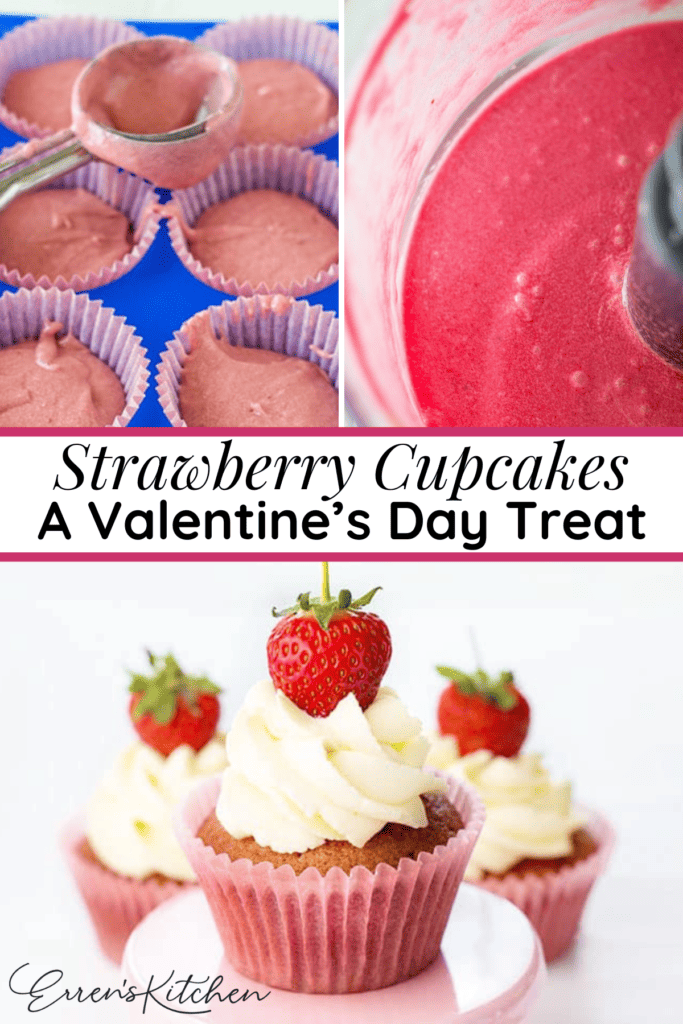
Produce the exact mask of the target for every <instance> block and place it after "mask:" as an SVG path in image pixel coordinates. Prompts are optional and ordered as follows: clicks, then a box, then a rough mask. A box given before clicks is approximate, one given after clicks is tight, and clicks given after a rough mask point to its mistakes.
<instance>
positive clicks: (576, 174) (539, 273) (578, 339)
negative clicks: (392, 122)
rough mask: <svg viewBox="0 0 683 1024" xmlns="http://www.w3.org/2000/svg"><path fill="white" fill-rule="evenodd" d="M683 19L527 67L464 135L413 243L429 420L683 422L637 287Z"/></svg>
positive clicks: (673, 101) (671, 112)
mask: <svg viewBox="0 0 683 1024" xmlns="http://www.w3.org/2000/svg"><path fill="white" fill-rule="evenodd" d="M681 54H683V23H681V22H661V23H653V24H644V25H639V26H637V27H635V28H629V29H626V30H623V31H620V32H618V33H614V34H612V35H607V36H603V37H601V38H598V39H595V40H593V41H591V42H588V43H585V44H583V45H582V46H579V47H576V48H575V49H571V50H569V51H567V52H565V53H562V54H560V55H559V56H557V57H556V58H554V59H553V60H551V61H549V62H547V63H546V64H544V65H542V66H541V67H539V68H537V69H536V70H534V71H532V72H531V73H528V74H526V75H524V76H523V77H522V78H520V79H519V81H518V82H516V83H515V84H514V85H513V86H512V87H510V88H509V89H507V90H505V91H504V92H503V93H502V94H501V95H500V96H499V97H498V98H497V99H495V100H494V101H493V102H492V103H490V105H489V106H488V107H487V108H486V109H485V110H484V112H483V113H482V114H480V115H479V116H478V117H477V118H476V120H475V121H474V122H473V124H472V125H471V126H470V127H469V128H468V129H467V130H466V131H465V133H464V134H463V135H462V136H461V137H460V138H459V140H458V141H457V142H456V143H455V145H454V147H453V149H452V150H451V152H450V153H449V155H448V157H447V158H446V160H445V162H444V164H443V165H442V166H441V168H440V170H439V171H438V173H437V175H436V177H435V179H434V181H433V182H432V184H431V186H430V187H429V190H428V192H427V194H426V197H425V200H424V203H423V205H422V207H421V209H420V212H419V214H418V217H417V221H416V224H415V228H414V231H413V235H412V238H411V242H410V247H409V251H408V256H407V261H406V268H405V283H404V303H403V319H404V330H405V339H406V350H407V358H408V363H409V368H410V372H411V376H412V381H413V387H414V390H415V393H416V396H417V398H418V401H419V404H420V407H421V410H422V413H423V416H424V418H425V421H426V423H427V424H428V425H430V426H436V425H439V426H441V425H448V426H476V427H506V428H521V427H539V428H550V429H555V428H560V427H561V428H562V429H566V428H568V427H574V428H585V427H601V428H612V427H614V428H622V427H635V428H641V427H650V428H652V427H660V426H667V427H680V426H683V376H682V375H680V374H679V373H677V372H676V371H675V370H674V369H673V368H671V367H669V366H668V365H667V364H665V363H664V362H662V361H660V360H659V359H658V358H657V357H656V356H655V355H654V354H653V353H652V352H651V351H650V350H649V349H648V348H647V347H646V346H645V345H644V344H643V342H642V341H641V340H640V338H639V337H638V336H637V334H636V332H635V330H634V329H633V327H632V326H631V323H630V321H629V319H628V316H627V313H626V310H625V308H624V305H623V300H622V288H623V282H624V274H625V271H626V267H627V264H628V259H629V253H630V248H631V244H632V240H633V229H634V226H635V221H636V210H637V197H638V192H639V189H640V185H641V182H642V179H643V177H644V175H645V173H646V170H647V168H648V167H649V165H650V164H651V163H652V162H653V160H654V159H655V158H656V157H657V155H658V154H659V152H660V151H661V150H662V148H663V147H664V145H665V143H666V140H667V136H668V133H669V130H670V128H671V125H672V123H673V122H674V120H675V119H676V118H677V117H678V116H679V114H680V113H681V111H683V71H682V70H681Z"/></svg>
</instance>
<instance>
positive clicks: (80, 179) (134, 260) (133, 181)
mask: <svg viewBox="0 0 683 1024" xmlns="http://www.w3.org/2000/svg"><path fill="white" fill-rule="evenodd" d="M30 147H31V143H30V142H29V143H26V144H23V143H20V144H19V145H18V146H12V147H11V148H10V149H6V150H3V151H2V153H0V160H1V159H3V158H6V157H7V156H9V155H16V154H21V153H22V152H23V151H26V152H27V154H28V153H29V152H30ZM46 187H48V188H51V189H65V188H82V189H85V191H86V192H90V193H92V195H94V196H97V198H98V199H101V200H102V201H103V202H105V203H107V204H108V205H109V206H112V207H113V208H114V209H115V210H119V211H120V212H121V213H123V214H125V216H126V217H127V218H128V220H129V221H130V222H131V223H132V225H133V229H134V235H135V238H136V239H137V241H135V242H134V244H133V247H132V249H131V250H130V252H127V253H126V254H125V256H124V257H123V259H120V260H116V261H115V262H114V263H113V264H111V265H110V266H105V267H101V268H100V269H99V270H93V271H91V272H90V273H88V274H86V275H85V277H81V275H80V274H74V275H73V276H72V277H70V278H69V279H68V280H67V279H66V278H65V277H64V276H62V275H61V274H60V275H59V276H58V277H57V278H56V279H55V280H54V281H51V280H50V278H48V277H47V276H46V275H45V274H42V275H41V276H40V277H39V278H38V279H37V280H36V278H35V277H34V276H33V274H22V273H20V271H19V270H17V269H15V268H14V267H8V266H6V265H5V264H4V263H0V280H2V281H4V282H5V283H6V284H10V285H12V286H13V287H15V288H35V287H36V286H39V287H41V288H50V287H53V286H54V287H56V288H71V289H73V291H76V292H80V291H86V290H87V291H91V290H92V289H93V288H99V287H101V286H102V285H103V284H109V283H110V282H111V281H116V280H117V279H118V278H119V277H123V275H124V274H127V273H128V272H129V271H130V270H132V269H133V267H135V266H137V264H138V263H139V262H140V260H141V259H142V257H143V256H144V255H145V253H146V252H147V251H148V249H149V248H150V246H151V244H152V242H153V241H154V238H155V236H156V233H157V231H158V230H159V221H160V213H159V211H158V208H157V194H156V192H155V191H154V188H153V187H152V185H149V184H148V183H147V182H145V181H143V180H142V179H141V178H136V176H135V175H134V174H128V173H127V172H126V171H118V170H117V169H116V167H112V166H111V165H110V164H106V163H100V162H99V161H93V162H92V163H89V164H86V165H85V166H84V167H79V168H78V170H76V171H71V172H70V173H69V174H65V175H63V177H61V178H59V179H58V180H57V181H54V182H52V183H51V184H50V185H49V186H46Z"/></svg>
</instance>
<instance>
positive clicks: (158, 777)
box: [86, 736, 227, 882]
mask: <svg viewBox="0 0 683 1024" xmlns="http://www.w3.org/2000/svg"><path fill="white" fill-rule="evenodd" d="M226 763H227V762H226V757H225V743H224V741H223V737H222V736H221V737H218V736H217V737H214V739H212V740H210V741H209V742H208V743H207V744H206V746H204V747H203V748H202V749H201V750H200V751H199V752H198V753H195V751H194V750H193V749H192V747H189V746H187V744H184V745H183V746H180V747H176V749H175V750H174V751H173V753H172V754H170V755H169V756H168V757H163V756H162V755H161V754H159V753H158V752H157V751H156V750H153V749H152V747H149V746H147V744H145V743H142V742H140V741H136V742H135V743H132V744H131V745H130V746H129V747H127V749H126V750H124V751H123V753H122V754H120V755H119V757H118V758H117V760H116V763H115V765H114V767H113V768H112V769H111V770H110V771H109V772H108V773H107V775H106V777H105V778H104V780H103V781H102V783H101V785H100V786H99V787H98V789H97V791H96V792H95V794H94V796H93V798H92V800H91V801H90V804H89V807H88V812H87V826H86V835H87V838H88V842H89V843H90V845H91V847H92V849H93V850H94V852H95V853H96V854H97V856H98V857H99V859H100V860H101V861H102V863H103V864H104V865H105V866H106V867H108V868H110V869H111V870H112V871H116V872H117V874H120V875H125V876H127V877H129V878H138V879H143V878H147V877H148V876H149V875H153V874H157V873H158V874H160V875H167V876H168V877H169V878H173V879H175V880H176V881H178V882H193V881H195V880H196V876H195V874H194V872H193V870H192V868H191V867H190V864H189V861H188V860H187V857H186V856H185V854H184V853H183V851H182V849H181V848H180V844H179V843H178V840H177V839H176V837H175V835H174V832H173V826H172V817H173V812H174V811H175V808H176V806H177V805H178V804H179V803H180V802H181V801H182V800H184V799H185V797H186V796H187V794H188V793H189V791H190V790H191V789H193V787H194V786H196V785H197V783H198V782H200V781H201V780H202V779H205V778H208V777H209V776H211V775H216V774H218V772H221V771H222V770H223V769H224V768H225V765H226Z"/></svg>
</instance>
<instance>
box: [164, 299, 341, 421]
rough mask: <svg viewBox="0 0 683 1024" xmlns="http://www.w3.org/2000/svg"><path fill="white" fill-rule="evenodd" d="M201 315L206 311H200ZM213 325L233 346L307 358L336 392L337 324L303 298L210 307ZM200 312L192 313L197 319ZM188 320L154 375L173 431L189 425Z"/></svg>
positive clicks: (331, 317) (168, 346) (175, 337)
mask: <svg viewBox="0 0 683 1024" xmlns="http://www.w3.org/2000/svg"><path fill="white" fill-rule="evenodd" d="M202 312H204V311H203V310H202ZM209 312H210V314H211V324H212V327H213V329H214V331H215V332H216V334H217V335H219V336H222V337H224V338H227V340H228V341H229V342H230V344H231V345H239V346H242V347H245V348H261V349H268V350H269V351H271V352H280V353H282V354H284V355H287V356H297V357H298V358H299V359H308V360H309V361H310V362H312V363H315V364H316V365H317V366H319V367H320V368H321V369H323V370H324V371H325V373H326V374H327V376H328V377H329V379H330V382H331V383H332V385H333V386H334V387H335V388H338V381H339V352H338V349H337V342H338V339H339V321H338V320H337V318H336V316H335V315H334V313H332V312H331V311H330V310H327V309H323V308H322V306H309V304H308V303H307V302H306V301H304V300H295V299H292V298H288V297H287V296H285V295H273V296H270V295H255V296H254V297H253V298H250V299H245V298H239V299H235V300H233V301H230V300H228V301H226V302H224V303H223V304H222V305H220V306H210V307H209ZM197 315H200V314H195V316H197ZM192 319H194V318H193V317H191V318H190V320H187V321H186V322H185V323H184V324H183V325H182V327H181V328H180V330H179V331H175V332H174V336H173V339H172V340H171V341H169V342H167V344H166V348H165V350H164V351H163V353H162V355H161V361H160V363H159V366H158V371H159V372H158V374H157V377H156V382H157V394H158V396H159V402H160V403H161V408H162V409H163V411H164V413H165V415H166V416H167V417H168V419H169V420H170V422H171V426H173V427H185V426H187V424H186V423H185V420H184V419H183V418H182V416H181V414H180V406H179V404H178V390H179V387H180V380H181V377H182V372H183V366H184V363H185V358H186V356H187V354H188V352H189V351H190V337H189V332H188V325H189V324H190V323H191V321H192Z"/></svg>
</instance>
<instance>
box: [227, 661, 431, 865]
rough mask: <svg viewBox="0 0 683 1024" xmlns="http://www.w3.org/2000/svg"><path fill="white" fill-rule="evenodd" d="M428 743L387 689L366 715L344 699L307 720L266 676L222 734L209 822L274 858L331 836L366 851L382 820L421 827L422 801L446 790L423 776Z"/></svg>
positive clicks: (423, 821)
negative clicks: (219, 775)
mask: <svg viewBox="0 0 683 1024" xmlns="http://www.w3.org/2000/svg"><path fill="white" fill-rule="evenodd" d="M428 746H429V744H428V741H427V740H426V738H425V737H424V736H423V735H422V734H421V724H420V721H419V720H418V719H417V718H414V717H413V716H412V715H410V714H409V713H408V711H407V709H406V708H405V706H404V705H403V703H402V702H401V701H400V700H399V698H398V696H397V695H396V693H395V692H394V691H393V690H391V689H389V688H388V687H380V690H379V692H378V694H377V697H376V698H375V700H374V702H373V703H372V704H371V705H370V707H369V708H368V709H367V710H366V711H365V712H363V711H362V710H361V708H360V705H359V704H358V701H357V700H356V698H355V697H354V696H353V694H349V695H348V696H347V697H345V698H344V699H343V700H342V701H340V702H339V704H338V705H337V706H336V708H335V709H334V710H333V711H332V713H331V714H330V715H328V716H327V717H326V718H313V717H312V716H310V715H308V714H307V713H306V712H305V711H302V710H301V709H300V708H298V707H297V706H296V705H295V704H294V703H293V702H292V701H290V700H289V698H288V697H286V696H285V695H284V694H283V693H282V692H281V691H280V690H276V689H275V687H274V686H273V683H272V682H271V680H270V679H267V680H264V681H263V682H260V683H257V684H256V686H254V687H252V689H251V690H250V691H249V693H248V694H247V697H246V699H245V702H244V704H243V706H242V708H241V709H240V711H239V712H238V714H237V716H236V718H235V721H234V724H233V727H232V729H231V730H230V733H229V735H228V739H227V752H228V760H229V766H228V767H227V768H226V770H225V772H224V775H223V782H222V786H221V793H220V797H219V800H218V804H217V807H216V816H217V818H218V820H219V821H220V823H221V824H222V825H223V827H224V828H225V829H226V830H227V831H228V832H229V833H230V834H231V835H232V836H234V837H235V838H236V839H244V838H246V837H248V836H253V837H254V839H255V840H256V842H257V843H259V844H260V845H261V846H267V847H269V848H270V849H272V850H274V851H276V852H278V853H303V852H304V851H305V850H310V849H313V848H314V847H316V846H320V845H321V844H322V843H324V842H325V841H326V840H335V839H337V840H340V839H341V840H346V841H347V842H349V843H351V844H352V845H353V846H358V847H360V846H364V845H365V843H366V842H367V841H368V840H369V839H371V838H372V836H374V835H375V834H376V833H377V832H379V831H380V830H381V829H382V828H384V826H385V825H386V824H387V822H390V821H391V822H397V823H399V824H403V825H410V826H411V827H413V828H421V827H424V826H425V825H426V824H427V817H426V814H425V809H424V805H423V803H422V801H421V799H420V795H421V794H422V793H428V792H445V785H444V783H443V781H442V780H441V779H437V778H435V777H434V776H433V775H431V774H430V773H428V772H426V771H423V764H424V758H425V754H426V753H427V749H428Z"/></svg>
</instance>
